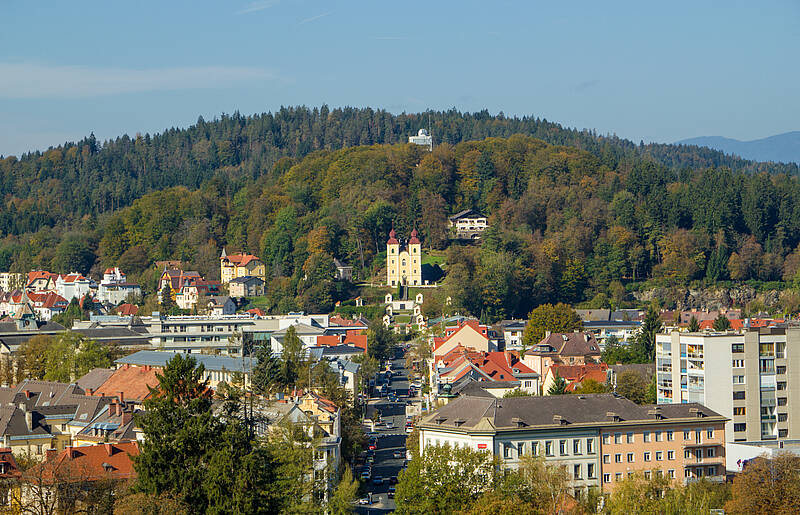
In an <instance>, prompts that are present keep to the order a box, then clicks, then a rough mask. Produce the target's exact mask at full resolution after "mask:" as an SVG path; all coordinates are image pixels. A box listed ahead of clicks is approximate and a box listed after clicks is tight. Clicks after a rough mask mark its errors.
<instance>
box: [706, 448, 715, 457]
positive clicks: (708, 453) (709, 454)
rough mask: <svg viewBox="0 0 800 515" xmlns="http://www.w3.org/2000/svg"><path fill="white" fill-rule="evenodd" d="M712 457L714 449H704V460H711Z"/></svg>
mask: <svg viewBox="0 0 800 515" xmlns="http://www.w3.org/2000/svg"><path fill="white" fill-rule="evenodd" d="M713 457H714V448H713V447H709V448H708V449H706V458H713Z"/></svg>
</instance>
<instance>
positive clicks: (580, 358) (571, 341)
mask: <svg viewBox="0 0 800 515" xmlns="http://www.w3.org/2000/svg"><path fill="white" fill-rule="evenodd" d="M600 354H601V352H600V345H599V344H598V343H597V339H595V337H594V335H593V334H591V333H587V332H581V331H574V332H571V333H548V334H547V335H546V336H545V337H544V338H543V339H542V341H540V342H539V343H537V344H536V345H534V346H533V347H531V348H530V349H528V350H527V351H525V354H524V358H523V361H524V362H525V364H526V365H528V367H529V368H530V369H531V370H533V371H535V372H537V373H539V374H544V373H545V371H546V370H547V369H548V368H549V367H550V366H551V365H553V364H556V363H557V364H563V365H585V364H586V363H597V362H599V361H600Z"/></svg>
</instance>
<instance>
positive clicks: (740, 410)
mask: <svg viewBox="0 0 800 515" xmlns="http://www.w3.org/2000/svg"><path fill="white" fill-rule="evenodd" d="M733 414H734V415H744V414H745V409H744V406H734V407H733Z"/></svg>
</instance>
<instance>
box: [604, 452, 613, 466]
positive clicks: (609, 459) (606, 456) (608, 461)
mask: <svg viewBox="0 0 800 515" xmlns="http://www.w3.org/2000/svg"><path fill="white" fill-rule="evenodd" d="M603 463H606V464H608V463H611V455H610V454H603Z"/></svg>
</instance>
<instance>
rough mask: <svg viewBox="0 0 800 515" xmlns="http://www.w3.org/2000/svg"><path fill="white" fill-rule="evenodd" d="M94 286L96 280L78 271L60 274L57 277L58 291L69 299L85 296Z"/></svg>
mask: <svg viewBox="0 0 800 515" xmlns="http://www.w3.org/2000/svg"><path fill="white" fill-rule="evenodd" d="M94 286H95V284H94V281H92V280H91V279H88V278H86V277H84V276H83V275H81V274H79V273H77V272H75V273H72V274H66V275H59V276H58V278H57V279H56V292H58V294H59V295H61V296H62V297H64V298H65V299H67V300H72V299H81V298H83V297H84V296H85V295H88V294H89V293H91V291H92V288H93V287H94Z"/></svg>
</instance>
